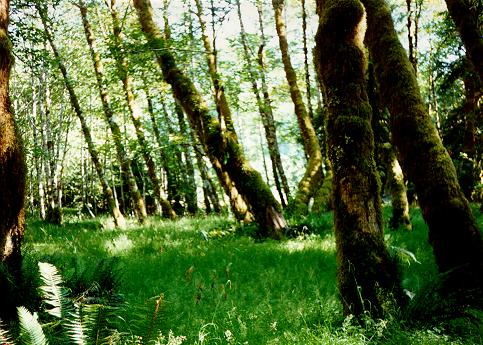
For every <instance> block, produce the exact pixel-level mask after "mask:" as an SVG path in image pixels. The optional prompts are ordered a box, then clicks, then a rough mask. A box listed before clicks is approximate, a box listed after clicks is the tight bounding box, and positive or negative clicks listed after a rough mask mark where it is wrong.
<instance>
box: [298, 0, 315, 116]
mask: <svg viewBox="0 0 483 345" xmlns="http://www.w3.org/2000/svg"><path fill="white" fill-rule="evenodd" d="M301 2H302V36H303V41H304V67H305V88H306V91H307V110H308V111H309V116H310V118H311V119H312V120H313V119H314V108H313V107H312V90H311V87H310V69H309V49H308V47H307V11H306V9H305V0H301Z"/></svg>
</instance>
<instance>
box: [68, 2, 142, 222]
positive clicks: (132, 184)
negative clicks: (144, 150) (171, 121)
mask: <svg viewBox="0 0 483 345" xmlns="http://www.w3.org/2000/svg"><path fill="white" fill-rule="evenodd" d="M77 6H78V7H79V10H80V13H81V17H82V24H83V26H84V32H85V36H86V40H87V44H88V45H89V51H90V54H91V58H92V63H93V65H94V72H95V75H96V82H97V87H98V89H99V96H100V99H101V103H102V108H103V111H104V116H105V119H106V122H107V124H108V125H109V128H110V129H111V134H112V140H113V141H114V147H115V148H116V153H117V158H118V160H119V164H120V167H121V175H122V178H123V179H124V181H125V183H126V185H127V186H128V189H129V194H130V196H131V200H132V202H133V206H134V211H135V213H136V216H137V218H138V220H139V222H141V223H143V222H144V221H145V219H146V217H147V212H146V206H145V204H144V199H143V197H142V195H141V193H140V192H139V188H138V186H137V183H136V179H135V177H134V174H133V171H132V167H131V162H130V160H129V157H128V155H127V152H126V149H125V147H124V145H123V143H122V132H121V129H120V128H119V125H118V124H117V122H116V120H115V118H114V113H113V111H112V108H111V105H110V99H109V95H108V93H107V88H106V85H105V80H104V79H105V78H104V68H103V66H102V61H101V57H100V55H99V53H98V52H97V51H96V47H95V37H94V32H93V31H92V28H91V25H90V23H89V21H88V20H87V7H86V6H85V5H84V2H83V1H82V0H80V1H79V3H78V4H77Z"/></svg>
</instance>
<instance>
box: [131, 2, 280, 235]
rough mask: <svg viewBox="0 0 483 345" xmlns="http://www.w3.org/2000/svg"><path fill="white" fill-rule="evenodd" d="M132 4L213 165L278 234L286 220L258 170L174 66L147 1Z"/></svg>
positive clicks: (264, 230)
mask: <svg viewBox="0 0 483 345" xmlns="http://www.w3.org/2000/svg"><path fill="white" fill-rule="evenodd" d="M134 6H135V7H136V10H137V13H138V17H139V22H140V25H141V28H142V30H143V32H144V34H145V36H146V39H147V40H148V43H149V45H150V47H152V48H156V49H155V54H156V59H157V61H158V64H159V66H160V68H161V70H162V72H163V76H164V78H165V80H166V82H167V83H169V84H170V85H171V87H172V90H173V93H174V95H175V97H176V100H177V101H178V102H179V104H181V105H182V106H183V109H184V111H185V112H186V114H187V115H188V117H189V120H190V124H191V126H192V128H193V129H194V130H195V131H196V133H197V134H198V136H199V138H200V141H201V142H202V144H203V147H204V150H205V152H206V153H207V155H208V157H209V158H210V160H211V161H212V164H213V166H219V167H220V168H221V170H222V171H223V172H226V173H227V174H228V175H229V177H230V178H232V179H233V181H234V183H235V186H236V187H237V189H238V190H239V191H240V193H242V194H243V197H244V198H245V199H246V200H247V202H248V204H249V205H250V207H251V209H252V211H253V213H254V216H255V219H256V221H257V222H258V224H259V226H260V235H262V236H270V237H273V238H281V237H282V231H283V229H284V228H285V227H286V222H285V219H284V218H283V216H282V214H281V207H280V205H279V203H278V202H277V201H276V200H275V198H274V197H273V195H272V192H271V191H270V189H269V188H268V186H267V185H266V184H265V182H264V181H263V179H262V177H261V175H260V173H258V172H257V171H256V170H254V169H253V167H252V166H251V165H250V164H249V163H248V161H247V160H246V158H245V157H244V155H243V151H242V148H241V147H240V145H239V143H238V141H237V139H236V136H235V134H234V133H233V132H232V131H230V130H229V129H228V128H227V129H226V130H224V131H223V130H222V128H221V126H220V123H219V122H218V121H217V120H216V119H215V118H213V117H212V116H211V115H210V114H209V110H208V107H207V105H206V103H205V101H204V100H203V99H202V97H201V95H200V94H199V92H198V91H197V90H196V88H195V86H194V84H193V82H192V81H191V80H190V79H189V78H187V77H186V76H185V75H184V74H183V72H181V70H180V69H179V68H178V67H177V66H176V62H175V60H174V57H173V55H172V54H171V52H170V51H169V50H166V49H163V48H164V47H165V46H166V44H165V40H164V38H163V36H162V35H161V34H160V32H159V29H158V28H157V27H156V25H155V23H154V21H153V18H152V8H151V3H150V1H149V0H135V1H134ZM159 48H161V49H159Z"/></svg>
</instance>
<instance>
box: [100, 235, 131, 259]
mask: <svg viewBox="0 0 483 345" xmlns="http://www.w3.org/2000/svg"><path fill="white" fill-rule="evenodd" d="M104 246H105V248H106V250H107V251H108V252H109V253H111V254H113V255H116V254H126V253H127V252H128V251H129V250H131V249H132V248H133V247H134V243H133V241H131V240H130V239H129V238H128V237H127V236H126V235H125V234H122V235H119V236H118V237H117V238H114V239H112V240H107V241H106V242H105V243H104Z"/></svg>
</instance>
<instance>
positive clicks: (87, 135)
mask: <svg viewBox="0 0 483 345" xmlns="http://www.w3.org/2000/svg"><path fill="white" fill-rule="evenodd" d="M36 8H37V11H38V13H39V16H40V19H41V21H42V25H43V27H44V32H45V36H46V38H47V40H48V41H49V44H50V47H51V48H52V52H53V53H54V57H55V59H56V60H57V64H58V66H59V70H60V72H61V74H62V77H63V79H64V83H65V87H66V88H67V91H68V92H69V99H70V102H71V105H72V108H74V112H75V114H76V115H77V117H78V119H79V122H80V124H81V129H82V133H83V134H84V139H85V141H86V144H87V149H88V151H89V155H90V156H91V160H92V163H93V164H94V167H95V170H96V173H97V176H98V178H99V181H100V182H101V186H102V191H103V193H104V196H105V197H106V200H107V203H108V206H109V210H110V211H111V214H112V216H113V218H114V223H115V225H116V226H118V227H124V226H125V224H126V221H125V219H124V216H123V215H122V213H121V211H120V210H119V207H118V206H117V203H116V200H115V198H114V193H113V191H112V189H111V187H109V183H108V182H107V179H106V177H105V174H104V169H103V168H102V165H101V161H100V160H99V154H98V152H97V149H96V147H95V145H94V142H93V140H92V135H91V131H90V129H89V126H88V125H87V121H86V119H85V117H84V113H83V112H82V109H81V107H80V104H79V100H78V98H77V95H76V93H75V90H74V86H73V85H72V81H71V79H70V78H69V75H68V74H67V68H66V67H65V65H64V63H63V61H62V59H61V56H60V54H59V51H58V50H57V47H56V45H55V43H54V39H53V37H52V34H51V32H50V29H49V27H48V26H47V17H46V13H45V11H44V9H42V7H41V6H40V5H36Z"/></svg>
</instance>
